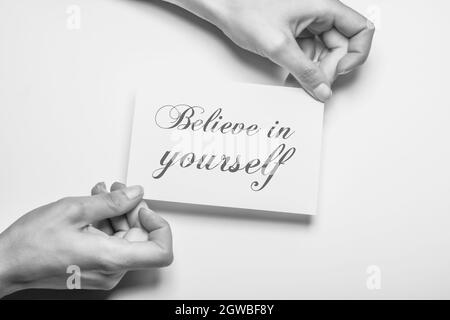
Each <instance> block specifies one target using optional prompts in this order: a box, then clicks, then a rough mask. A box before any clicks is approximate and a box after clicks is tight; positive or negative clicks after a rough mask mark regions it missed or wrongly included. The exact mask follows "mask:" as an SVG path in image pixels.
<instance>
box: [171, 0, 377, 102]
mask: <svg viewBox="0 0 450 320" xmlns="http://www.w3.org/2000/svg"><path fill="white" fill-rule="evenodd" d="M166 1H167V2H170V3H173V4H175V5H177V6H180V7H182V8H185V9H186V10H188V11H190V12H192V13H194V14H196V15H198V16H199V17H201V18H203V19H205V20H207V21H209V22H211V23H212V24H214V25H216V26H217V27H218V28H219V29H221V30H222V31H223V32H224V33H225V34H226V35H227V36H228V37H229V38H230V39H231V40H232V41H233V42H234V43H236V44H237V45H238V46H240V47H242V48H244V49H246V50H249V51H251V52H254V53H256V54H259V55H261V56H263V57H266V58H268V59H270V60H271V61H273V62H275V63H276V64H278V65H280V66H281V67H283V68H284V69H286V70H287V71H289V73H290V74H292V75H293V76H294V77H295V78H296V79H297V81H298V82H299V83H300V84H301V86H302V87H303V88H304V89H305V90H306V91H307V92H308V93H309V94H310V95H311V96H313V97H314V98H316V99H317V100H320V101H322V102H325V101H327V100H328V99H329V98H330V97H331V95H332V91H331V86H332V84H333V82H334V81H335V80H336V78H337V77H338V76H339V75H344V74H347V73H350V72H352V71H353V70H355V69H356V68H357V67H358V66H360V65H361V64H363V63H364V62H365V61H366V59H367V57H368V55H369V52H370V48H371V44H372V38H373V35H374V32H375V28H374V25H373V23H371V22H370V21H369V20H367V19H366V18H365V17H363V16H362V15H361V14H359V13H358V12H356V11H355V10H353V9H351V8H349V7H348V6H346V5H344V4H343V3H342V2H340V1H338V0H166ZM319 39H320V40H319Z"/></svg>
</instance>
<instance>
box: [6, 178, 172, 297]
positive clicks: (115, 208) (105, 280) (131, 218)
mask: <svg viewBox="0 0 450 320" xmlns="http://www.w3.org/2000/svg"><path fill="white" fill-rule="evenodd" d="M92 193H93V196H91V197H70V198H64V199H61V200H59V201H56V202H54V203H51V204H48V205H45V206H43V207H40V208H38V209H35V210H33V211H31V212H29V213H28V214H26V215H24V216H23V217H21V218H20V219H19V220H17V221H16V222H15V223H14V224H13V225H11V226H10V227H9V228H8V229H7V230H5V231H4V232H3V233H2V234H0V257H1V259H0V297H1V296H3V295H6V294H10V293H12V292H14V291H18V290H22V289H27V288H51V289H66V288H67V286H66V281H67V278H68V277H69V274H67V273H66V271H67V268H68V267H69V266H72V265H76V266H78V267H79V268H80V270H81V288H82V289H111V288H113V287H114V286H115V285H116V284H117V283H118V282H119V281H120V279H121V278H122V277H123V275H124V274H125V272H126V271H127V270H132V269H141V268H152V267H163V266H167V265H169V264H170V263H171V262H172V259H173V254H172V235H171V231H170V227H169V225H168V223H167V222H166V221H165V220H164V219H162V218H161V217H160V216H158V215H157V214H155V213H154V212H152V211H151V210H149V209H148V207H147V206H146V204H145V202H144V201H143V200H142V199H143V193H144V192H143V189H142V187H140V186H134V187H125V186H124V185H122V184H118V183H115V184H114V185H113V186H112V188H111V192H107V191H106V187H105V185H104V184H97V185H96V186H95V187H94V189H93V190H92Z"/></svg>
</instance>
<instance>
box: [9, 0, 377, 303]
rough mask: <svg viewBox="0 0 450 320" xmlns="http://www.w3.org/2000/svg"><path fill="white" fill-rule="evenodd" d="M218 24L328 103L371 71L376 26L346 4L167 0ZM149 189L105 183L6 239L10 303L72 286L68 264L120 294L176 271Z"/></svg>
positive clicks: (30, 219)
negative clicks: (127, 277) (347, 79)
mask: <svg viewBox="0 0 450 320" xmlns="http://www.w3.org/2000/svg"><path fill="white" fill-rule="evenodd" d="M166 1H167V2H171V3H173V4H175V5H177V6H180V7H182V8H184V9H186V10H188V11H190V12H192V13H193V14H195V15H198V16H199V17H201V18H203V19H205V20H207V21H209V22H210V23H212V24H214V25H216V26H217V27H218V28H219V29H221V30H222V31H223V32H224V33H225V34H226V35H227V36H228V37H229V38H230V39H231V40H232V41H233V42H234V43H236V44H237V45H238V46H240V47H242V48H244V49H246V50H249V51H251V52H254V53H256V54H259V55H261V56H263V57H266V58H268V59H270V60H271V61H273V62H274V63H276V64H278V65H280V66H281V67H283V68H284V69H286V70H287V71H288V72H289V73H290V74H292V75H293V76H294V77H295V79H297V81H298V82H299V83H300V84H301V86H302V87H303V88H304V89H305V90H306V91H307V92H308V93H309V94H310V95H311V96H312V97H314V98H315V99H317V100H320V101H322V102H325V101H327V100H328V99H329V98H330V97H331V95H332V92H331V87H332V84H333V82H334V81H335V80H336V78H337V77H338V76H340V75H344V74H347V73H350V72H352V71H353V70H355V69H356V68H357V67H358V66H360V65H362V64H363V63H364V62H365V61H366V59H367V57H368V55H369V52H370V48H371V44H372V39H373V35H374V31H375V29H374V26H373V24H372V23H371V22H370V21H368V20H367V19H366V18H364V17H363V16H362V15H361V14H359V13H358V12H356V11H354V10H353V9H351V8H349V7H347V6H345V5H344V4H342V3H341V2H340V1H338V0H166ZM143 196H144V190H143V189H142V188H141V187H139V186H135V187H126V186H125V185H123V184H121V183H115V184H113V185H112V187H111V189H110V190H109V191H108V190H107V189H106V186H105V185H104V184H103V183H99V184H97V185H96V186H95V187H94V188H93V189H92V196H90V197H71V198H65V199H62V200H58V201H56V202H54V203H51V204H48V205H45V206H43V207H40V208H37V209H35V210H33V211H31V212H29V213H27V214H25V215H24V216H23V217H21V218H20V219H19V220H17V221H16V222H15V223H14V224H13V225H11V226H10V227H9V228H8V229H6V230H5V231H4V232H3V233H1V234H0V297H2V296H4V295H7V294H10V293H13V292H15V291H18V290H23V289H27V288H51V289H65V288H66V280H67V277H68V274H67V273H66V271H67V267H68V266H71V265H76V266H78V267H79V268H80V269H81V277H82V279H81V285H82V288H84V289H111V288H113V287H114V286H116V285H117V283H118V282H119V281H120V280H121V278H122V277H123V276H124V274H125V273H126V272H127V271H128V270H135V269H142V268H154V267H162V266H167V265H169V264H170V263H171V262H172V260H173V251H172V235H171V230H170V226H169V224H168V223H167V222H166V221H165V220H164V219H163V218H161V217H160V216H159V215H158V214H156V213H154V212H153V211H151V210H150V209H149V208H148V207H147V205H146V203H145V202H144V201H143Z"/></svg>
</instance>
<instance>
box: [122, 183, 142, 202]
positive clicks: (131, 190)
mask: <svg viewBox="0 0 450 320" xmlns="http://www.w3.org/2000/svg"><path fill="white" fill-rule="evenodd" d="M123 192H125V194H126V196H127V198H128V199H129V200H133V199H136V198H137V197H140V196H141V195H142V194H143V193H144V189H142V187H141V186H131V187H127V188H125V189H124V190H123Z"/></svg>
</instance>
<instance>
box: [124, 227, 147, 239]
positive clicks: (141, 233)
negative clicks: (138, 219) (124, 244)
mask: <svg viewBox="0 0 450 320" xmlns="http://www.w3.org/2000/svg"><path fill="white" fill-rule="evenodd" d="M124 239H125V240H128V241H136V242H137V241H148V232H147V231H145V230H144V229H142V228H130V230H128V231H127V233H126V234H125V236H124Z"/></svg>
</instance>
